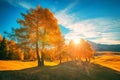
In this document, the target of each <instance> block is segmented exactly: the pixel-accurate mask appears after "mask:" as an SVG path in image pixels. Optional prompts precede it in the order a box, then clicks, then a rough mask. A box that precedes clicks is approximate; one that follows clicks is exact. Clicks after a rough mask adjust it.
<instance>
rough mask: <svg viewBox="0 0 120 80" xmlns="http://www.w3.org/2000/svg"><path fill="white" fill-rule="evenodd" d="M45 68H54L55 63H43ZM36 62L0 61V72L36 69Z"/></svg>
mask: <svg viewBox="0 0 120 80" xmlns="http://www.w3.org/2000/svg"><path fill="white" fill-rule="evenodd" d="M45 65H46V66H55V65H57V63H55V62H48V61H45ZM36 66H37V61H31V62H30V61H27V62H23V61H12V60H8V61H7V60H0V70H21V69H26V68H31V67H36Z"/></svg>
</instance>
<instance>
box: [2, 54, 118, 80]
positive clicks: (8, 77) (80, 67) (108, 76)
mask: <svg viewBox="0 0 120 80" xmlns="http://www.w3.org/2000/svg"><path fill="white" fill-rule="evenodd" d="M119 65H120V55H101V56H96V57H95V59H94V60H92V61H91V63H85V62H81V61H79V60H77V61H69V62H64V63H62V64H60V65H59V64H58V63H57V62H48V61H45V67H37V61H30V62H29V61H26V62H24V61H4V60H3V61H2V60H1V61H0V80H120V67H119ZM28 76H29V77H28Z"/></svg>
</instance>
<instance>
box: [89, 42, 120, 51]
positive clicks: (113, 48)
mask: <svg viewBox="0 0 120 80" xmlns="http://www.w3.org/2000/svg"><path fill="white" fill-rule="evenodd" d="M88 42H89V43H90V44H91V46H92V48H93V49H94V50H96V51H113V52H120V44H116V45H108V44H97V43H94V42H92V41H88Z"/></svg>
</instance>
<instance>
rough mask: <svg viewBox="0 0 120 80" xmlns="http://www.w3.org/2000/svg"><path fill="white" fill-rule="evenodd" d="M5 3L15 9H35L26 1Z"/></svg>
mask: <svg viewBox="0 0 120 80" xmlns="http://www.w3.org/2000/svg"><path fill="white" fill-rule="evenodd" d="M5 1H6V2H8V3H9V4H10V5H12V6H14V7H20V6H21V7H23V8H26V9H30V8H34V6H33V5H32V4H31V3H28V2H26V1H24V0H5Z"/></svg>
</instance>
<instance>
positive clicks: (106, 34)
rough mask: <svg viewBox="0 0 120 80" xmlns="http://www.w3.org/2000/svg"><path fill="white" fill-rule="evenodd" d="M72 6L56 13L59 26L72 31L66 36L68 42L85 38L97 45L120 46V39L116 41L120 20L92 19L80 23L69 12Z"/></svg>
mask: <svg viewBox="0 0 120 80" xmlns="http://www.w3.org/2000/svg"><path fill="white" fill-rule="evenodd" d="M71 5H73V4H71ZM71 5H69V6H68V7H67V8H65V9H64V10H61V11H59V12H58V13H56V18H57V19H58V22H59V24H61V25H63V26H65V28H67V29H69V30H70V32H69V33H67V34H66V35H64V37H65V39H66V40H70V39H76V38H77V39H79V38H85V39H89V40H91V41H94V42H97V43H106V44H120V38H119V39H117V40H116V39H115V38H116V37H118V34H120V32H119V31H120V26H119V25H120V23H119V22H120V19H113V18H91V19H87V20H82V21H79V20H78V19H77V16H78V15H77V14H75V13H74V14H71V13H69V11H68V10H69V9H71V8H72V7H74V6H71ZM116 32H117V33H116Z"/></svg>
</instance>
